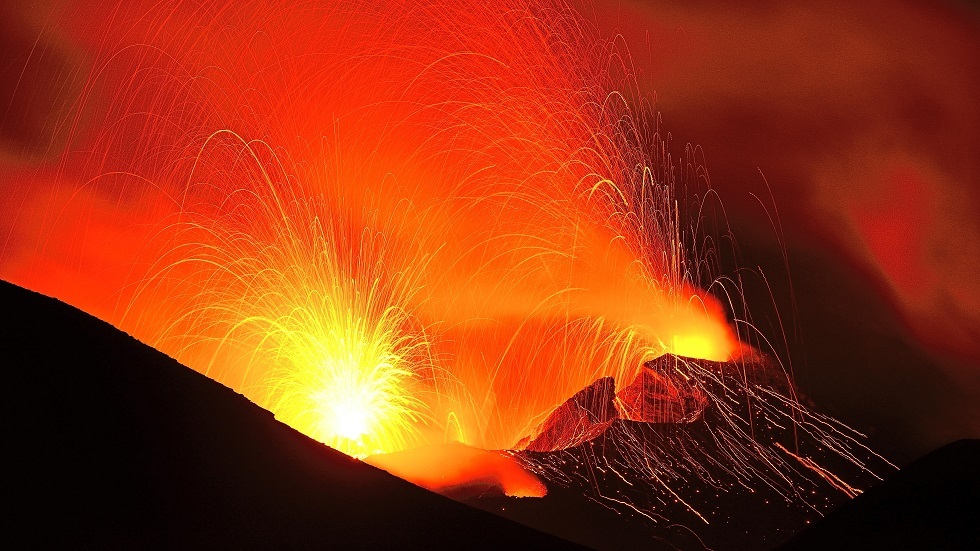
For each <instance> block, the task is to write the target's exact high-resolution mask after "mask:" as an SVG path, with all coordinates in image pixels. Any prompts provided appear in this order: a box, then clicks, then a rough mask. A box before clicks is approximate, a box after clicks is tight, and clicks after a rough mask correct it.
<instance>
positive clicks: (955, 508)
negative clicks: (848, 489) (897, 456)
mask: <svg viewBox="0 0 980 551" xmlns="http://www.w3.org/2000/svg"><path fill="white" fill-rule="evenodd" d="M779 549H780V550H781V551H803V550H807V549H820V550H822V549H889V550H902V549H909V550H912V549H915V550H919V549H937V550H938V549H950V550H952V549H962V550H976V549H980V440H959V441H956V442H953V443H952V444H949V445H946V446H943V447H942V448H939V449H938V450H936V451H933V452H932V453H929V454H927V455H925V456H923V457H922V458H920V459H918V460H916V461H913V462H912V463H911V464H909V465H908V466H907V467H905V468H904V469H902V470H901V471H899V472H897V473H895V474H894V475H893V476H891V477H889V478H887V479H885V480H884V481H883V482H881V483H880V484H877V485H875V486H874V487H872V488H871V489H869V490H868V491H867V492H865V493H863V494H861V495H860V496H858V497H857V498H855V499H853V500H851V501H849V502H847V503H844V504H843V505H841V506H840V507H839V508H837V509H836V510H834V511H833V512H832V513H830V514H829V515H828V516H826V517H825V518H823V519H821V520H820V521H819V522H817V523H815V524H814V525H813V526H811V527H810V528H809V529H807V530H805V531H803V532H802V533H800V534H798V535H797V536H796V537H794V538H793V539H791V540H790V541H789V542H787V543H786V544H785V545H783V546H782V547H780V548H779Z"/></svg>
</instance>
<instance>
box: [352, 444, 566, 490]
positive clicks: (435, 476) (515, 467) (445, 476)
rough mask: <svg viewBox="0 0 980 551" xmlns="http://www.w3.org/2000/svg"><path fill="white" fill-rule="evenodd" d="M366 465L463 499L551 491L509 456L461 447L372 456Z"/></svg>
mask: <svg viewBox="0 0 980 551" xmlns="http://www.w3.org/2000/svg"><path fill="white" fill-rule="evenodd" d="M364 462H365V463H368V464H370V465H374V466H375V467H378V468H379V469H384V470H386V471H388V472H389V473H391V474H393V475H395V476H397V477H399V478H403V479H405V480H408V481H409V482H412V483H413V484H416V485H418V486H421V487H423V488H426V489H429V490H432V491H433V492H437V493H440V494H444V495H447V496H449V497H454V498H457V499H463V498H465V497H466V496H468V495H476V494H481V493H485V492H486V491H487V490H496V491H500V492H503V494H504V495H507V496H510V497H544V496H545V495H546V494H547V493H548V489H547V488H546V487H545V485H544V483H542V482H541V480H539V479H538V477H536V476H534V475H533V474H531V473H530V472H528V471H527V470H526V469H525V468H524V467H523V466H522V465H521V463H520V462H519V461H517V460H516V459H514V457H513V456H511V455H509V454H507V453H506V452H498V451H491V450H481V449H478V448H473V447H471V446H466V445H464V444H459V443H449V444H438V445H432V446H425V447H422V448H416V449H412V450H406V451H401V452H395V453H389V454H384V455H372V456H369V457H367V458H365V459H364Z"/></svg>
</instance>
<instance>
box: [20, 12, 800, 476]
mask: <svg viewBox="0 0 980 551" xmlns="http://www.w3.org/2000/svg"><path fill="white" fill-rule="evenodd" d="M51 21H52V25H53V26H55V27H59V26H61V27H65V28H71V29H73V30H72V33H73V34H72V38H73V39H74V40H75V41H77V42H78V43H79V44H81V45H82V47H84V48H86V50H87V51H89V52H91V55H92V56H93V58H94V62H93V67H94V69H93V71H92V74H91V76H90V78H89V79H88V80H87V81H86V86H85V88H84V90H83V94H82V99H81V100H80V106H79V109H78V115H77V119H76V120H75V121H74V123H75V124H80V121H82V120H83V119H85V120H88V121H90V125H91V128H95V129H96V130H95V131H94V132H93V133H92V135H90V136H87V137H86V136H84V135H82V134H78V135H75V134H73V135H72V139H71V140H69V144H70V146H69V149H68V151H67V153H66V154H65V155H64V156H63V158H62V159H61V162H60V164H59V166H58V170H57V171H55V172H54V173H52V174H48V175H44V177H45V178H47V179H50V180H51V182H50V183H49V184H48V185H49V187H50V189H52V190H54V191H52V192H51V193H50V194H47V195H44V194H41V195H37V196H32V195H30V194H27V195H24V196H23V197H20V199H19V200H20V201H21V205H22V207H21V211H22V212H28V213H30V212H36V211H41V212H44V213H45V214H46V215H47V214H50V216H45V217H43V218H40V220H41V221H40V222H31V223H28V222H27V221H26V220H25V221H24V222H23V225H22V226H18V230H19V231H21V233H24V234H27V235H31V236H33V237H32V239H33V240H34V241H33V243H34V246H33V249H32V250H29V249H31V248H30V247H26V248H25V250H24V251H14V252H11V250H10V249H9V248H7V249H4V252H5V256H8V257H9V258H13V257H16V258H17V261H10V260H9V258H8V259H6V261H5V262H4V263H3V264H2V268H3V272H2V275H3V277H5V278H8V279H11V280H12V281H15V282H19V283H22V284H24V285H25V286H27V287H31V288H34V289H36V290H39V291H42V292H46V293H49V294H52V295H54V296H58V297H59V298H62V299H64V300H66V301H67V302H70V303H73V304H77V305H84V306H85V308H86V309H87V310H89V311H90V312H91V313H93V314H95V315H98V316H99V317H101V318H103V319H106V320H108V321H111V322H113V323H115V324H117V325H118V326H120V327H122V328H123V329H125V330H127V331H129V332H131V333H132V334H134V335H135V336H137V337H138V338H140V339H142V340H144V341H147V342H149V343H151V344H153V345H154V346H157V347H158V348H160V349H161V350H163V351H164V352H166V353H168V354H170V355H172V356H174V357H175V358H177V359H178V360H180V361H181V362H182V363H184V364H186V365H188V366H191V367H192V368H194V369H197V370H200V371H202V372H204V373H207V374H208V375H210V376H211V377H213V378H215V379H216V380H218V381H220V382H223V383H224V384H227V385H229V386H231V387H232V388H235V389H237V390H239V391H240V392H243V393H244V394H245V395H246V396H248V397H249V398H251V399H253V400H254V401H256V402H257V403H259V404H261V405H263V406H264V407H267V408H269V409H270V410H271V411H273V412H274V413H275V414H276V416H277V417H278V418H280V419H282V420H283V421H285V422H287V423H289V424H290V425H292V426H294V427H296V428H297V429H299V430H301V431H303V432H305V433H306V434H308V435H310V436H312V437H313V438H316V439H318V440H320V441H322V442H325V443H327V444H329V445H331V446H334V447H336V448H338V449H341V450H342V451H345V452H347V453H349V454H352V455H355V456H359V457H363V456H366V455H370V454H374V453H379V452H394V451H399V450H404V449H406V448H412V447H415V446H420V445H424V444H439V443H444V442H447V441H459V442H462V443H465V444H468V445H471V446H477V447H482V448H487V449H504V448H512V447H514V446H515V445H516V444H517V443H518V442H519V441H521V440H522V439H524V438H525V437H528V436H529V435H532V434H533V433H534V431H535V429H536V427H538V426H539V425H540V424H541V422H542V421H543V420H544V419H545V418H546V417H547V416H548V415H549V413H550V412H552V411H553V410H554V408H555V407H556V406H558V405H560V404H561V403H562V402H564V401H565V400H566V399H567V398H568V397H569V396H572V395H573V394H575V393H576V392H578V391H579V390H580V389H582V388H584V387H586V386H588V385H590V384H592V383H593V382H594V381H596V380H597V379H600V378H602V377H612V378H613V379H615V381H617V384H618V385H620V386H622V385H624V384H626V383H627V382H628V381H632V380H633V379H634V378H635V377H636V376H637V374H638V373H640V372H641V370H642V369H643V368H642V366H643V364H644V363H645V362H649V361H651V360H654V359H655V358H658V357H661V356H662V355H664V354H665V353H674V354H679V355H683V356H689V357H696V358H704V359H707V360H719V361H724V360H729V359H732V358H733V357H737V356H738V355H739V354H740V351H741V350H743V349H748V348H749V347H748V346H743V345H742V344H740V341H739V335H737V334H736V331H735V330H734V329H733V327H732V326H731V325H729V323H728V321H727V320H726V308H725V307H723V305H722V303H721V302H720V301H719V300H718V299H717V298H715V297H714V296H713V295H712V294H711V293H709V292H707V291H705V290H704V288H705V287H713V288H715V289H717V288H719V285H718V282H717V280H714V279H713V274H712V273H711V270H710V266H711V260H710V258H711V250H710V249H711V244H710V241H708V240H700V239H702V236H700V235H699V234H698V231H696V228H695V226H696V222H695V223H688V222H684V223H682V221H681V216H680V212H679V207H678V199H677V197H676V194H675V190H676V187H677V186H678V185H680V184H681V182H680V181H679V180H680V175H679V174H680V172H681V171H680V168H679V167H678V166H677V163H675V161H674V160H673V159H672V158H671V155H670V153H669V151H668V148H667V143H666V141H665V140H663V139H662V138H661V135H660V133H659V128H658V127H657V124H656V123H654V122H651V121H654V120H656V119H655V117H654V114H653V113H652V112H651V110H650V109H649V107H648V106H647V105H646V104H645V102H644V100H643V98H642V97H640V95H639V94H638V93H637V91H636V86H635V81H634V75H633V70H632V67H631V64H630V58H629V56H628V53H627V52H625V51H623V50H622V48H621V47H620V45H619V44H618V43H617V42H616V41H615V40H606V39H601V38H600V37H598V36H597V33H596V32H595V31H594V30H593V29H592V28H591V27H590V26H589V24H588V23H587V22H585V21H584V20H583V19H582V18H581V17H580V16H579V15H578V14H577V13H576V12H575V11H574V10H573V9H572V8H571V7H570V6H568V5H566V4H564V3H562V2H560V1H541V2H532V1H525V0H507V1H504V2H494V3H489V4H488V3H485V2H464V3H463V4H462V5H461V4H459V3H456V2H454V3H448V2H445V3H443V2H437V1H436V2H432V1H425V0H409V1H406V2H397V3H388V2H383V1H380V2H370V1H351V2H324V3H317V2H303V3H289V4H288V5H283V4H282V3H281V2H271V1H265V0H246V1H243V2H227V1H220V0H219V1H207V2H190V1H183V2H176V3H170V4H167V5H162V4H159V3H153V2H146V3H139V2H120V3H118V4H115V5H113V4H111V3H106V5H99V6H95V7H87V8H85V9H83V8H82V7H80V6H79V7H74V8H72V7H69V8H67V9H65V10H64V11H63V12H57V13H53V14H52V16H51ZM79 21H80V23H79ZM70 22H75V23H76V24H75V25H71V24H70ZM35 178H39V179H40V176H37V175H35ZM27 242H29V240H28V241H27ZM107 251H116V252H115V253H114V254H111V255H110V254H107ZM107 258H108V260H106V259H107ZM70 281H91V282H97V284H93V285H87V286H83V285H70V284H69V283H67V282H70ZM107 289H108V292H107ZM729 300H731V299H730V298H729ZM719 365H721V364H719ZM778 375H780V376H781V375H782V372H781V371H780V372H779V373H778ZM714 376H715V375H712V374H711V373H709V372H700V371H697V370H694V371H692V372H691V373H690V374H689V377H690V378H693V380H694V381H695V383H697V384H695V385H694V387H697V388H698V389H699V390H697V393H696V394H690V395H689V394H688V393H689V392H690V389H691V388H693V387H692V386H691V384H688V383H682V382H681V381H680V380H679V379H675V378H671V377H660V379H659V380H660V382H661V383H662V386H663V388H664V389H665V392H666V393H667V394H671V395H673V396H675V397H676V398H677V399H684V398H688V399H693V400H695V401H699V400H700V401H702V402H704V403H708V402H711V401H712V400H714V401H713V402H711V403H724V401H723V400H715V398H714V397H717V395H718V394H717V392H714V393H709V392H705V390H704V388H702V387H703V385H702V384H701V383H699V382H698V381H700V379H699V378H701V377H709V378H710V377H714ZM699 385H700V386H699ZM740 388H743V391H745V390H744V389H747V388H749V387H746V386H744V385H743V386H742V387H740ZM745 392H747V391H745ZM753 392H754V391H753ZM753 396H754V398H758V399H759V400H760V402H762V403H766V401H767V400H768V401H771V402H772V403H778V401H779V400H781V399H782V397H784V394H780V395H779V397H776V398H768V397H763V396H761V395H758V394H754V395H753ZM786 399H788V400H790V401H791V403H789V405H788V408H789V410H791V411H796V409H795V408H796V406H795V405H793V403H792V399H793V396H792V394H791V393H790V394H789V395H788V397H787V398H786ZM720 411H721V412H722V415H720V416H719V417H718V419H717V422H718V423H721V424H722V425H723V426H726V427H729V428H727V429H724V430H725V431H727V432H724V434H725V435H726V436H725V438H726V439H730V442H729V443H728V444H726V446H722V447H725V449H728V450H730V452H731V453H730V454H729V455H728V456H726V457H733V458H734V457H737V456H740V454H742V453H745V454H753V453H754V454H755V455H754V456H753V457H755V458H757V459H758V461H757V462H756V463H758V464H760V465H762V466H758V467H757V466H755V465H756V463H753V466H752V467H751V469H756V470H758V471H759V472H764V473H765V474H764V475H760V476H756V477H747V478H744V479H742V478H740V480H744V481H746V482H745V483H746V484H750V483H756V482H758V481H759V480H762V482H763V483H768V482H766V481H768V480H770V479H778V478H779V476H780V474H779V473H781V472H782V471H783V470H785V469H786V468H788V467H787V465H786V464H785V463H783V462H776V461H775V460H772V457H771V456H769V455H767V453H768V452H764V451H759V447H758V445H757V444H758V443H757V442H756V438H755V436H754V435H753V434H752V433H751V432H746V431H744V430H742V428H740V427H741V426H742V425H741V421H742V420H741V419H740V418H737V416H729V415H726V414H724V410H720ZM782 422H784V423H785V426H786V427H790V428H786V430H787V431H790V432H791V431H792V428H791V427H792V426H794V425H796V424H798V423H799V422H800V418H799V417H794V416H790V418H788V419H783V420H782ZM719 430H721V429H719ZM624 438H625V437H624ZM625 441H628V439H625V440H624V442H625ZM787 447H788V448H789V445H787ZM789 449H792V448H789ZM651 453H653V452H649V451H648V450H647V449H646V448H642V447H641V448H637V449H636V450H634V452H630V456H632V457H634V464H638V463H636V462H637V461H641V460H642V461H648V460H650V459H652V457H651V455H650V454H651ZM745 468H746V469H749V468H750V467H745ZM736 469H738V467H736ZM539 470H541V471H542V472H543V471H545V470H546V469H543V468H540V469H539ZM695 472H700V471H697V470H695ZM751 480H755V481H756V482H748V481H751Z"/></svg>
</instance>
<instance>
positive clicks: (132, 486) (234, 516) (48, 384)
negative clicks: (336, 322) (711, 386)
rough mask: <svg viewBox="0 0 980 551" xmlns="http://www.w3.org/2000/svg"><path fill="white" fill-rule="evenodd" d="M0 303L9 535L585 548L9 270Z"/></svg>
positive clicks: (184, 543)
mask: <svg viewBox="0 0 980 551" xmlns="http://www.w3.org/2000/svg"><path fill="white" fill-rule="evenodd" d="M0 305H2V310H0V358H2V365H3V366H4V371H5V373H6V374H7V376H8V385H9V386H8V388H9V389H10V392H9V398H8V399H7V400H6V401H5V404H6V414H5V432H6V442H7V444H6V446H5V449H6V450H7V452H6V454H5V455H6V456H7V459H6V463H7V465H8V468H7V470H6V477H7V478H6V480H5V482H4V488H5V491H4V494H5V496H4V498H5V501H6V502H7V503H8V511H13V513H12V517H11V518H9V519H8V526H9V527H10V529H9V531H8V532H7V535H6V537H5V540H6V541H7V542H8V543H13V542H20V543H21V544H25V545H29V546H31V547H38V548H56V547H66V548H67V547H70V548H100V549H104V548H174V549H195V548H201V549H215V548H234V549H310V548H319V549H322V548H340V549H377V548H385V547H392V546H404V547H407V548H453V547H460V546H462V547H466V548H486V549H518V548H525V549H552V548H554V549H574V548H577V546H575V545H573V544H571V543H568V542H566V541H563V540H560V539H558V538H555V537H553V536H549V535H547V534H544V533H542V532H539V531H537V530H534V529H531V528H528V527H525V526H521V525H519V524H517V523H514V522H512V521H509V520H506V519H503V518H500V517H499V516H495V515H491V514H488V513H485V512H483V511H478V510H475V509H472V508H470V507H467V506H465V505H463V504H460V503H457V502H454V501H452V500H449V499H447V498H444V497H442V496H439V495H436V494H433V493H430V492H428V491H425V490H423V489H421V488H418V487H416V486H413V485H412V484H409V483H408V482H405V481H403V480H401V479H398V478H395V477H394V476H391V475H389V474H388V473H386V472H384V471H381V470H379V469H376V468H374V467H371V466H369V465H366V464H364V463H362V462H360V461H358V460H356V459H353V458H351V457H349V456H346V455H344V454H341V453H340V452H337V451H334V450H332V449H330V448H328V447H326V446H324V445H322V444H320V443H318V442H315V441H313V440H311V439H309V438H308V437H306V436H304V435H302V434H300V433H299V432H296V431H295V430H293V429H291V428H289V427H288V426H286V425H284V424H282V423H280V422H278V421H276V420H275V418H274V417H273V416H272V414H270V413H269V412H267V411H265V410H263V409H261V408H259V407H258V406H256V405H254V404H252V403H251V402H249V401H248V400H247V399H245V398H244V397H242V396H241V395H239V394H236V393H235V392H233V391H232V390H230V389H228V388H226V387H224V386H222V385H220V384H218V383H216V382H214V381H212V380H210V379H208V378H207V377H205V376H204V375H201V374H199V373H197V372H194V371H192V370H191V369H189V368H186V367H184V366H182V365H180V364H179V363H177V362H176V361H174V360H172V359H171V358H169V357H167V356H166V355H164V354H162V353H160V352H157V351H156V350H153V349H152V348H150V347H148V346H145V345H143V344H141V343H139V342H138V341H136V340H135V339H133V338H131V337H129V336H128V335H126V334H124V333H122V332H121V331H118V330H116V329H115V328H113V327H111V326H110V325H108V324H106V323H104V322H102V321H99V320H97V319H96V318H93V317H91V316H89V315H87V314H84V313H82V312H80V311H78V310H76V309H74V308H72V307H70V306H67V305H65V304H62V303H60V302H58V301H56V300H54V299H50V298H47V297H44V296H42V295H38V294H36V293H33V292H31V291H27V290H24V289H21V288H18V287H16V286H14V285H11V284H9V283H6V282H0Z"/></svg>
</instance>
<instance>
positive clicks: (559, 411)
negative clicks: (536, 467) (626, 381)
mask: <svg viewBox="0 0 980 551" xmlns="http://www.w3.org/2000/svg"><path fill="white" fill-rule="evenodd" d="M615 398H616V382H615V381H614V380H613V378H612V377H603V378H601V379H597V380H596V381H595V382H594V383H592V384H591V385H589V386H587V387H585V388H583V389H582V390H580V391H578V392H576V393H575V395H574V396H572V397H571V398H569V399H568V400H567V401H566V402H565V403H564V404H562V405H560V406H558V407H557V408H556V409H555V410H554V411H553V412H551V415H549V416H548V418H547V419H545V421H544V423H542V424H541V427H540V429H539V430H538V431H537V435H536V436H534V438H533V439H531V438H530V437H529V438H525V439H524V440H522V441H521V442H519V443H518V448H524V449H526V450H529V451H534V452H549V451H556V450H562V449H565V448H570V447H572V446H577V445H579V444H581V443H583V442H588V441H589V440H592V439H593V438H595V437H597V436H599V435H600V434H602V433H603V432H605V430H606V429H607V428H608V427H609V425H610V424H612V422H613V421H615V420H616V418H617V417H618V416H619V415H618V413H617V412H616V406H615V404H614V403H613V401H614V400H615ZM528 440H530V442H528Z"/></svg>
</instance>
